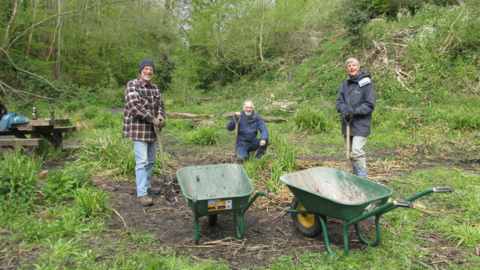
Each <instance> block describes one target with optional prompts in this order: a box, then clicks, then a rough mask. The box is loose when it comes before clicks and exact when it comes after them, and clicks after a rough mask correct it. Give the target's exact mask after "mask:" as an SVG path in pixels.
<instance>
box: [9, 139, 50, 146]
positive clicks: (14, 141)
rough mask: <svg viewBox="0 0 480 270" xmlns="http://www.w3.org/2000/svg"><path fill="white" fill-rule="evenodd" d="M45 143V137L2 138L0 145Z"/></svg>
mask: <svg viewBox="0 0 480 270" xmlns="http://www.w3.org/2000/svg"><path fill="white" fill-rule="evenodd" d="M42 143H43V138H34V139H0V146H10V147H17V146H38V145H41V144H42Z"/></svg>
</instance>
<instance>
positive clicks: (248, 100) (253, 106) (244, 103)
mask: <svg viewBox="0 0 480 270" xmlns="http://www.w3.org/2000/svg"><path fill="white" fill-rule="evenodd" d="M247 102H249V103H252V108H253V109H255V105H254V104H253V101H251V100H250V99H247V100H245V102H243V107H244V108H245V105H246V104H247Z"/></svg>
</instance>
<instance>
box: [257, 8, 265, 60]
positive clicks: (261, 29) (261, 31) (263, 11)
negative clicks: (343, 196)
mask: <svg viewBox="0 0 480 270" xmlns="http://www.w3.org/2000/svg"><path fill="white" fill-rule="evenodd" d="M264 19H265V0H262V26H261V28H260V44H259V45H258V48H259V49H260V58H261V59H262V62H263V51H262V43H263V38H262V33H263V21H264Z"/></svg>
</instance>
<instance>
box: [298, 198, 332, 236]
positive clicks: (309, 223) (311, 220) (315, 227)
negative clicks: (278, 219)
mask: <svg viewBox="0 0 480 270" xmlns="http://www.w3.org/2000/svg"><path fill="white" fill-rule="evenodd" d="M290 208H291V209H294V210H305V207H303V205H302V204H301V203H300V201H298V200H297V198H296V197H293V200H292V204H291V206H290ZM322 217H323V218H325V221H326V217H325V216H322ZM292 219H293V223H295V226H297V228H298V231H299V232H300V233H301V234H303V235H305V236H307V237H315V236H317V235H319V234H320V233H321V232H322V224H321V223H320V220H319V217H318V216H317V215H315V214H308V215H305V214H292Z"/></svg>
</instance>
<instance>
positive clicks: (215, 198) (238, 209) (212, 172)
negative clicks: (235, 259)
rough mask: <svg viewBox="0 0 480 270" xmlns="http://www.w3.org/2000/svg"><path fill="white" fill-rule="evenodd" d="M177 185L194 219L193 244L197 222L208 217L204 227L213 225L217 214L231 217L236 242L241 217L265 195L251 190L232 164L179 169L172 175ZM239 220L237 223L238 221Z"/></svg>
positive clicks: (241, 170)
mask: <svg viewBox="0 0 480 270" xmlns="http://www.w3.org/2000/svg"><path fill="white" fill-rule="evenodd" d="M176 175H177V179H178V183H179V184H180V188H181V190H182V194H183V197H185V198H186V199H187V201H188V204H189V205H190V208H191V209H192V211H193V214H194V216H195V244H197V245H198V243H199V222H198V219H199V218H200V217H202V216H208V224H209V225H211V226H214V225H215V224H216V223H217V215H223V214H233V221H234V223H235V232H236V235H237V238H238V239H243V237H244V235H245V229H244V218H243V216H244V214H245V212H246V211H247V210H248V208H249V207H250V206H251V205H252V203H253V202H254V201H255V200H256V199H257V197H258V196H260V195H263V196H268V193H267V192H263V191H257V192H256V193H255V194H254V195H253V197H252V198H250V195H251V194H252V193H253V191H254V188H253V185H252V183H251V182H250V179H249V178H248V175H247V173H246V172H245V169H244V168H243V167H242V166H240V165H236V164H217V165H205V166H192V167H186V168H182V169H180V170H178V171H177V173H176ZM237 219H239V223H240V224H239V223H238V220H237Z"/></svg>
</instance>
